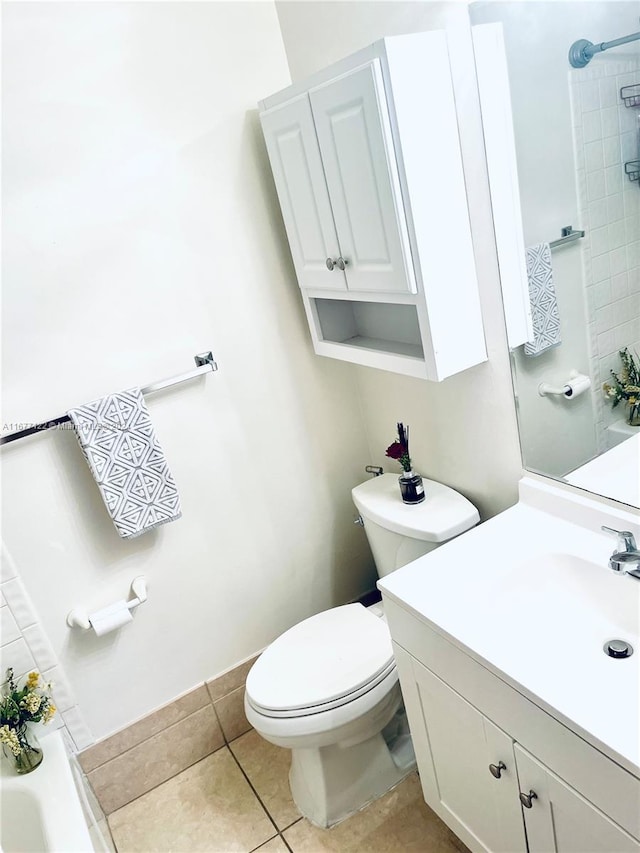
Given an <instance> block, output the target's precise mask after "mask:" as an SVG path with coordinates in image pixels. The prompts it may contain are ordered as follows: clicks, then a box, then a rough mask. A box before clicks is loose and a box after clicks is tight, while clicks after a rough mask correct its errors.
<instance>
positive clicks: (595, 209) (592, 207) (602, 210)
mask: <svg viewBox="0 0 640 853" xmlns="http://www.w3.org/2000/svg"><path fill="white" fill-rule="evenodd" d="M612 198H614V196H612ZM621 200H622V199H621ZM607 201H608V199H606V198H599V199H597V200H596V201H591V202H589V227H590V228H591V229H592V230H593V229H594V228H600V227H601V226H603V225H607V224H608V223H609V219H608V215H607Z"/></svg>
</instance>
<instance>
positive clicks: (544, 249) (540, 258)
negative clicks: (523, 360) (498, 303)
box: [524, 243, 562, 356]
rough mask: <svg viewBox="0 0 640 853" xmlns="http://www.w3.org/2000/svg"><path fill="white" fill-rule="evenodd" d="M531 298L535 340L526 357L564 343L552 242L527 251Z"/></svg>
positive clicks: (527, 350) (528, 345) (540, 244)
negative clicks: (555, 285)
mask: <svg viewBox="0 0 640 853" xmlns="http://www.w3.org/2000/svg"><path fill="white" fill-rule="evenodd" d="M526 258H527V277H528V279H529V299H530V300H531V320H532V322H533V341H530V342H529V343H528V344H525V345H524V354H525V355H529V356H536V355H541V354H542V353H543V352H546V351H547V350H548V349H551V348H552V347H557V346H559V345H560V344H561V343H562V340H561V338H560V315H559V314H558V303H557V300H556V291H555V287H554V284H553V271H552V269H551V249H550V248H549V244H548V243H538V245H537V246H530V247H529V248H528V249H527V251H526Z"/></svg>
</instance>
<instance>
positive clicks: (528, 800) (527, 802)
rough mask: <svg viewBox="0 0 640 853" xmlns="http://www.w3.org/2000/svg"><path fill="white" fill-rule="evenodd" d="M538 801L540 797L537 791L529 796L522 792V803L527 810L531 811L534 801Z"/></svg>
mask: <svg viewBox="0 0 640 853" xmlns="http://www.w3.org/2000/svg"><path fill="white" fill-rule="evenodd" d="M537 799H538V795H537V794H536V792H535V791H529V793H528V794H523V793H522V791H521V792H520V802H521V803H522V805H523V806H524V807H525V809H530V808H531V806H532V805H533V801H534V800H537Z"/></svg>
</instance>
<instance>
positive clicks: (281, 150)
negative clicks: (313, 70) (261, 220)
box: [260, 95, 346, 290]
mask: <svg viewBox="0 0 640 853" xmlns="http://www.w3.org/2000/svg"><path fill="white" fill-rule="evenodd" d="M260 120H261V122H262V129H263V131H264V138H265V142H266V145H267V151H268V153H269V160H270V161H271V169H272V171H273V177H274V180H275V184H276V190H277V192H278V198H279V200H280V207H281V209H282V218H283V219H284V224H285V228H286V229H287V236H288V238H289V245H290V247H291V254H292V256H293V264H294V267H295V270H296V275H297V276H298V282H299V284H300V286H301V287H314V288H318V287H320V288H326V289H328V290H344V289H345V288H346V280H345V276H344V273H343V272H342V271H341V270H340V269H338V267H334V268H333V270H331V271H330V270H329V269H328V268H327V265H326V262H327V258H331V259H333V260H335V259H337V258H339V257H340V246H339V244H338V238H337V235H336V229H335V225H334V221H333V214H332V212H331V204H330V202H329V195H328V193H327V185H326V182H325V179H324V171H323V169H322V162H321V160H320V152H319V150H318V142H317V139H316V133H315V128H314V125H313V116H312V114H311V107H310V105H309V98H308V96H307V95H302V96H301V97H299V98H295V99H294V100H292V101H288V102H287V103H286V104H283V105H282V106H281V107H275V108H274V109H272V110H269V111H268V112H264V113H262V114H261V115H260Z"/></svg>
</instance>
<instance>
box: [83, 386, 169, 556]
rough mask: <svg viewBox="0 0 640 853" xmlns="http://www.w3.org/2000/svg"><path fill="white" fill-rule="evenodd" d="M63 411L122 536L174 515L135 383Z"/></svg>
mask: <svg viewBox="0 0 640 853" xmlns="http://www.w3.org/2000/svg"><path fill="white" fill-rule="evenodd" d="M68 415H69V418H70V419H71V421H72V423H73V428H74V430H75V433H76V435H77V437H78V441H79V442H80V446H81V448H82V450H83V452H84V455H85V458H86V460H87V463H88V465H89V468H90V469H91V473H92V474H93V476H94V479H95V481H96V483H97V484H98V488H99V489H100V492H101V494H102V498H103V500H104V502H105V505H106V507H107V509H108V511H109V514H110V515H111V518H112V520H113V523H114V524H115V526H116V530H117V531H118V533H119V534H120V536H122V538H123V539H133V538H134V537H136V536H140V534H142V533H146V532H147V530H152V529H153V528H154V527H158V526H159V525H160V524H166V523H167V522H169V521H175V520H176V519H178V518H180V516H181V515H182V511H181V508H180V497H179V495H178V489H177V488H176V484H175V482H174V480H173V477H172V476H171V472H170V471H169V466H168V465H167V462H166V460H165V457H164V453H163V451H162V448H161V447H160V444H159V443H158V439H157V438H156V434H155V431H154V429H153V425H152V423H151V419H150V417H149V412H148V411H147V407H146V405H145V402H144V397H143V396H142V391H141V390H140V388H131V389H129V390H128V391H120V392H118V393H116V394H108V395H107V396H106V397H102V398H101V399H99V400H94V401H93V402H91V403H86V404H85V405H84V406H78V407H77V408H75V409H70V410H69V412H68Z"/></svg>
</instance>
